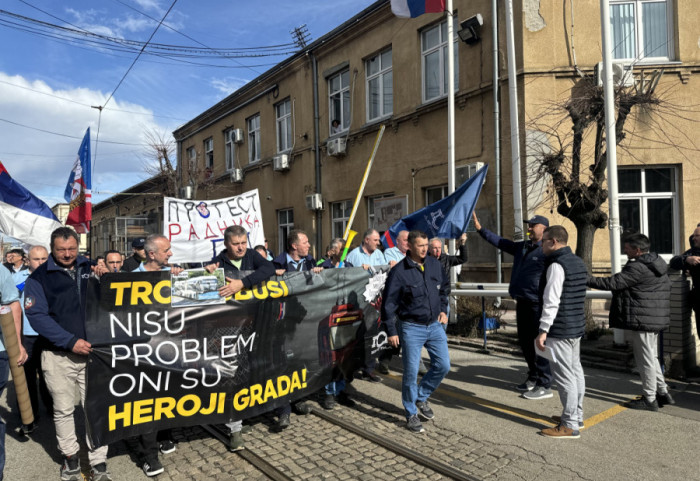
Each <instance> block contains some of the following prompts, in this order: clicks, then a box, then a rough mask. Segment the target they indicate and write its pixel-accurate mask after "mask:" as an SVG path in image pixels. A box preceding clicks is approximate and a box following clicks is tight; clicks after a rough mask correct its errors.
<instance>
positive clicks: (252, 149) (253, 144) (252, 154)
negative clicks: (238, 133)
mask: <svg viewBox="0 0 700 481" xmlns="http://www.w3.org/2000/svg"><path fill="white" fill-rule="evenodd" d="M246 122H247V124H248V162H250V163H253V162H257V161H258V160H260V114H255V115H253V116H252V117H250V118H249V119H248V120H246Z"/></svg>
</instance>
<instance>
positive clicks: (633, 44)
mask: <svg viewBox="0 0 700 481" xmlns="http://www.w3.org/2000/svg"><path fill="white" fill-rule="evenodd" d="M670 8H671V2H669V1H666V0H656V1H648V0H610V26H611V27H612V43H613V45H612V48H613V57H614V58H616V59H630V60H635V59H637V60H638V59H642V58H644V59H647V60H648V59H657V60H669V59H670V58H671V57H672V54H671V51H672V45H673V41H672V40H671V37H670V35H669V33H670V32H672V31H673V28H672V26H671V25H672V24H671V18H672V15H670V13H671V12H670V11H669V10H670Z"/></svg>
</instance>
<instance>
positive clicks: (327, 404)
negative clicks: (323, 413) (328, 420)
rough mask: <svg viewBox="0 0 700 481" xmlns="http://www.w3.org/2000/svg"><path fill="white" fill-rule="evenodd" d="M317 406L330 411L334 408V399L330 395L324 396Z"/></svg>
mask: <svg viewBox="0 0 700 481" xmlns="http://www.w3.org/2000/svg"><path fill="white" fill-rule="evenodd" d="M319 404H320V405H321V407H322V408H323V409H327V410H329V411H330V410H331V409H333V408H334V407H335V404H336V403H335V397H334V396H333V395H332V394H324V395H323V397H322V398H321V402H320V403H319Z"/></svg>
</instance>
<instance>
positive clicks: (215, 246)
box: [163, 189, 265, 263]
mask: <svg viewBox="0 0 700 481" xmlns="http://www.w3.org/2000/svg"><path fill="white" fill-rule="evenodd" d="M163 212H164V214H163V235H165V236H166V237H167V238H168V239H170V242H171V244H172V250H173V256H172V257H171V258H170V262H172V263H178V262H207V261H210V260H211V259H212V258H213V257H214V256H215V255H216V254H218V253H219V252H221V251H222V250H223V249H224V231H225V230H226V228H227V227H229V226H232V225H241V226H243V227H244V228H245V230H246V231H248V247H249V248H253V247H255V246H256V245H261V244H265V231H264V230H263V222H262V212H261V211H260V197H259V195H258V189H254V190H251V191H248V192H245V193H244V194H241V195H237V196H234V197H227V198H225V199H215V200H185V199H176V198H174V197H165V204H164V209H163Z"/></svg>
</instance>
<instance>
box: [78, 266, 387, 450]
mask: <svg viewBox="0 0 700 481" xmlns="http://www.w3.org/2000/svg"><path fill="white" fill-rule="evenodd" d="M385 277H386V274H385V273H383V272H380V273H378V274H376V275H374V277H372V278H370V277H369V276H368V274H367V272H366V271H364V270H362V269H361V268H350V269H332V270H325V271H323V272H322V273H321V274H312V273H310V272H297V273H290V274H287V275H285V276H284V277H277V278H273V279H271V280H269V281H267V282H266V283H265V284H264V285H260V286H256V287H255V288H253V289H252V290H243V291H241V292H239V293H238V294H236V295H235V296H234V297H233V298H232V299H229V300H228V301H227V303H226V304H221V305H215V306H199V307H181V308H173V307H171V305H170V295H171V282H170V273H169V272H167V271H161V272H146V273H112V274H105V275H104V276H103V277H102V279H100V280H97V279H91V280H90V284H89V292H88V302H87V309H88V311H87V316H86V318H87V321H86V328H87V337H88V341H90V342H91V344H92V346H93V352H92V353H91V354H90V359H89V363H88V382H87V399H86V406H85V409H86V414H87V420H88V429H89V434H90V437H91V439H92V442H93V443H94V444H95V445H104V444H109V443H111V442H114V441H117V440H119V439H123V438H125V437H129V436H133V435H138V434H143V433H148V432H152V431H158V430H161V429H165V428H171V427H179V426H192V425H200V424H217V423H224V422H229V421H232V420H238V419H244V418H248V417H252V416H255V415H258V414H261V413H264V412H267V411H269V410H271V409H273V408H275V407H278V406H281V405H283V403H288V402H290V401H293V400H296V399H299V398H302V397H304V396H307V395H309V394H312V393H314V392H316V391H318V390H319V389H320V388H322V387H323V386H324V385H325V384H327V383H328V382H330V381H331V380H334V379H339V378H340V376H343V375H345V376H350V375H351V373H352V372H353V370H354V369H356V368H357V367H359V366H361V365H362V364H363V363H364V362H365V360H366V359H367V358H369V356H375V355H376V354H377V352H379V351H380V350H382V349H384V348H385V347H386V346H387V343H386V334H385V333H384V332H383V331H382V330H381V329H380V327H379V322H378V318H379V312H378V311H379V304H380V302H381V297H380V294H381V289H382V287H383V284H384V279H385Z"/></svg>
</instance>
